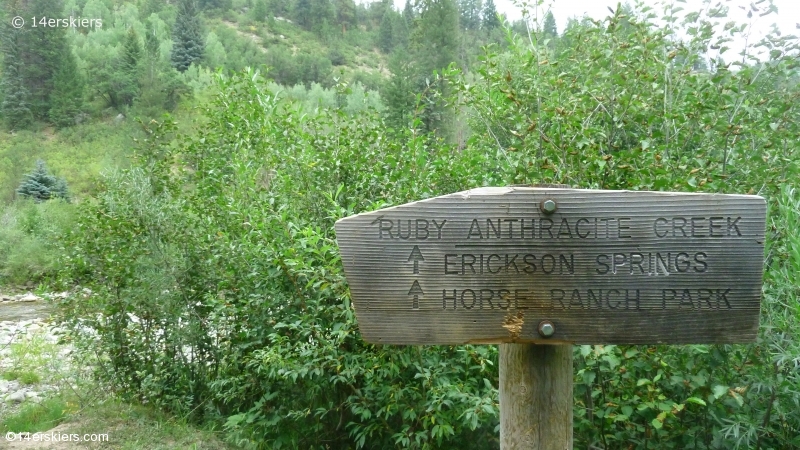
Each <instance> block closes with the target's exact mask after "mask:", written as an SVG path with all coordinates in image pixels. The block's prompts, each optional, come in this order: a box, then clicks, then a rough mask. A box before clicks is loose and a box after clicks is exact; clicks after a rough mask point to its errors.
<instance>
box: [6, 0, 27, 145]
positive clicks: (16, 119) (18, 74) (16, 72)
mask: <svg viewBox="0 0 800 450" xmlns="http://www.w3.org/2000/svg"><path fill="white" fill-rule="evenodd" d="M9 6H10V5H9ZM11 12H12V13H13V10H12V11H11ZM9 15H10V14H9ZM26 32H27V30H26V29H24V28H23V29H19V30H17V29H15V28H13V27H12V26H11V23H10V22H9V21H8V20H5V19H4V20H3V21H2V23H0V51H2V53H3V66H2V72H0V95H2V99H3V100H2V102H0V113H2V115H3V119H4V121H5V123H6V125H7V126H8V127H9V128H11V129H18V128H25V127H27V126H28V125H30V123H31V122H32V119H33V113H32V112H31V107H30V99H31V93H30V91H29V90H28V88H27V87H26V86H25V80H24V75H23V71H22V67H21V66H22V47H23V45H22V41H23V34H24V33H26Z"/></svg>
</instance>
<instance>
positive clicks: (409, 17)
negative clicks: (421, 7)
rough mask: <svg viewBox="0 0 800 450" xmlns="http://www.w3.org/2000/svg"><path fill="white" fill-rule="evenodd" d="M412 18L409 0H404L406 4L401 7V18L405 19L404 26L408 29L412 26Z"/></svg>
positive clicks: (412, 13) (412, 12) (412, 9)
mask: <svg viewBox="0 0 800 450" xmlns="http://www.w3.org/2000/svg"><path fill="white" fill-rule="evenodd" d="M414 18H415V15H414V8H413V7H412V6H411V0H406V4H405V6H404V7H403V19H406V26H407V27H408V29H409V30H411V29H412V27H413V26H414Z"/></svg>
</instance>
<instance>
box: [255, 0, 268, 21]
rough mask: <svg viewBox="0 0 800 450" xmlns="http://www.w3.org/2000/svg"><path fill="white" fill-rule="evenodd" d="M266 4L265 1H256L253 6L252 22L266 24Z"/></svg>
mask: <svg viewBox="0 0 800 450" xmlns="http://www.w3.org/2000/svg"><path fill="white" fill-rule="evenodd" d="M267 14H269V13H268V11H267V2H266V1H265V0H256V2H255V4H253V12H252V15H253V20H255V21H256V22H266V21H267Z"/></svg>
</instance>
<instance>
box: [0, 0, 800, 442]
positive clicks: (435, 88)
mask: <svg viewBox="0 0 800 450" xmlns="http://www.w3.org/2000/svg"><path fill="white" fill-rule="evenodd" d="M57 3H59V2H45V3H37V2H33V1H22V0H11V1H9V2H8V4H7V6H6V8H5V10H4V14H5V17H4V18H3V19H2V20H3V22H2V27H3V28H2V33H3V34H2V36H1V37H2V46H3V47H2V50H3V63H2V68H3V72H2V85H0V86H1V87H2V95H3V97H2V99H3V100H2V104H0V106H1V110H2V114H3V120H4V127H5V129H4V134H3V137H2V140H0V174H2V175H0V176H1V177H2V178H0V184H1V185H2V186H0V187H2V189H3V191H2V194H3V195H4V200H5V201H7V202H8V206H6V208H5V211H4V213H3V216H2V221H0V284H3V283H8V284H14V283H16V284H23V283H26V282H31V281H33V282H36V283H41V284H42V286H54V287H60V288H63V289H67V290H72V292H74V295H70V296H67V297H66V298H64V299H62V300H58V301H57V302H56V307H57V313H56V316H57V320H58V321H59V323H60V324H62V325H63V327H64V328H66V329H68V330H70V332H71V334H70V338H69V339H70V343H71V344H72V345H74V346H75V348H76V355H80V357H81V358H84V359H83V361H86V364H87V365H89V366H90V367H93V368H94V369H95V370H94V374H95V378H96V383H98V386H103V387H104V389H107V390H108V391H109V392H113V393H114V394H115V395H116V396H118V397H119V398H122V399H124V400H126V401H130V402H141V403H144V404H147V405H150V406H153V407H157V408H160V409H162V410H164V411H168V412H169V413H170V414H174V415H176V416H178V417H180V418H184V419H187V420H189V421H191V422H193V423H195V424H198V425H199V426H202V427H207V428H209V429H214V430H216V431H217V432H218V434H219V435H220V436H221V438H222V439H225V440H226V441H227V442H229V443H231V445H234V446H237V447H242V448H320V449H323V448H336V449H348V448H369V449H371V448H430V449H432V448H437V449H438V448H453V449H462V448H475V449H479V448H487V449H488V448H496V447H497V446H498V436H497V431H496V430H497V425H498V421H499V417H498V393H497V386H498V371H497V348H496V347H495V346H488V345H484V346H481V345H464V346H376V345H370V344H367V343H365V342H364V341H363V340H362V339H361V337H360V334H359V331H358V323H357V321H356V318H355V316H354V313H353V309H352V305H351V298H350V293H349V290H348V286H347V281H346V279H345V277H344V273H343V269H342V264H341V260H340V256H339V251H338V248H337V245H336V241H335V238H336V236H335V233H334V229H333V224H334V222H335V221H336V220H338V219H340V218H343V217H347V216H350V215H352V214H356V213H360V212H365V211H373V210H376V209H379V208H382V207H386V206H391V205H398V204H402V203H405V202H410V201H414V200H420V199H425V198H430V197H433V196H437V195H442V194H447V193H452V192H456V191H459V190H463V189H468V188H473V187H480V186H503V185H510V184H531V183H558V184H568V185H571V186H574V187H578V188H588V189H628V190H657V191H686V192H718V193H739V194H758V195H761V196H763V197H765V198H766V199H767V202H768V205H769V211H768V219H767V233H766V236H767V241H766V243H765V247H766V254H765V255H764V267H765V273H764V287H763V291H762V297H763V300H762V307H761V327H760V331H759V338H758V341H757V342H756V343H754V344H748V345H688V346H656V345H653V346H613V345H606V346H602V345H595V346H589V345H583V346H576V347H575V353H574V359H575V368H574V387H575V397H574V402H573V412H574V436H575V448H590V449H647V448H651V449H652V448H659V449H729V448H741V449H745V448H746V449H751V448H755V449H776V450H777V449H800V433H798V430H800V335H799V334H798V332H797V330H798V329H800V289H798V280H800V234H799V233H800V232H798V230H800V191H798V190H797V180H798V175H800V140H799V138H800V86H799V85H798V81H799V80H800V72H798V68H799V67H800V59H799V58H800V43H799V42H798V39H797V38H796V37H794V36H787V35H781V34H779V33H771V34H770V35H769V36H767V37H766V38H765V39H764V40H763V41H758V42H753V41H748V43H747V46H746V48H745V49H744V51H743V52H742V54H739V55H731V53H733V52H734V51H733V50H730V49H729V48H728V47H730V46H731V45H732V44H731V42H732V41H733V40H737V41H744V40H745V39H744V37H745V36H746V34H747V33H748V24H747V23H742V24H739V23H736V22H733V21H730V20H729V19H727V17H726V9H725V7H724V6H715V5H713V4H710V3H709V4H705V5H704V8H703V9H698V10H696V11H695V10H690V9H687V10H684V9H683V8H682V7H679V6H677V5H667V6H659V7H658V8H651V7H648V6H645V5H635V6H630V7H627V6H619V7H618V8H617V9H616V10H614V11H611V12H610V15H609V16H608V17H607V18H605V19H604V20H590V19H584V20H572V21H570V22H569V24H568V26H567V27H566V29H564V30H558V29H557V28H556V25H555V24H556V22H555V20H554V18H553V16H552V15H549V14H545V15H541V20H537V19H535V18H531V16H529V20H527V21H525V22H520V23H517V24H513V25H509V24H507V23H503V22H502V21H501V20H500V18H499V17H497V15H496V14H494V6H493V4H492V2H491V0H487V1H486V2H481V1H480V0H462V1H458V2H455V1H453V0H422V1H419V2H413V3H407V4H406V7H405V8H404V9H402V10H395V9H393V8H392V7H391V6H390V3H388V2H375V3H370V4H359V5H356V4H354V3H352V2H348V0H334V1H327V0H297V1H296V2H292V3H286V2H281V1H277V0H274V1H265V0H253V1H249V0H228V1H226V0H216V1H214V0H206V1H199V2H190V1H188V0H176V1H173V2H170V3H169V4H165V3H163V2H158V1H155V0H144V1H141V2H122V1H112V0H107V1H104V0H87V1H85V2H82V1H79V0H68V1H67V2H66V3H65V4H58V5H56V4H57ZM53 5H56V6H53ZM684 6H685V5H684ZM51 7H52V8H57V9H54V10H46V11H45V10H41V11H40V10H39V9H37V8H51ZM748 8H751V11H750V12H751V14H750V15H751V16H755V17H758V16H764V17H767V18H768V17H769V15H770V14H773V13H774V11H772V8H771V7H770V4H769V2H768V1H764V2H760V3H759V4H758V5H755V4H753V5H749V6H748ZM19 11H22V12H21V13H20V12H19ZM58 11H61V12H60V13H59V12H58ZM70 11H80V15H81V16H82V17H97V18H102V23H103V26H102V29H94V30H83V29H74V30H73V29H69V30H66V29H65V30H60V31H59V30H48V32H49V33H44V32H41V30H34V29H27V28H23V29H21V31H19V30H14V29H12V28H11V27H10V26H9V24H10V23H11V22H10V21H9V20H8V18H9V17H13V16H16V15H20V16H22V17H29V16H30V17H33V16H35V15H42V14H61V15H69V14H70ZM533 17H537V16H535V15H534V16H533ZM164 112H167V113H168V114H167V115H164V114H163V113H164ZM137 117H138V118H139V119H141V121H140V122H136V121H135V120H134V118H137ZM37 159H42V160H44V163H45V164H37V163H36V160H37ZM101 169H106V170H105V172H103V173H102V174H101V173H100V172H101ZM34 170H36V171H35V172H34ZM26 174H29V175H28V176H25V175H26ZM62 179H64V180H65V181H64V180H62ZM64 186H66V190H65V189H64ZM65 191H66V193H65ZM45 194H46V195H45ZM62 194H63V195H62ZM12 199H13V202H12ZM63 199H67V200H69V201H71V203H68V202H67V201H66V200H63ZM76 286H80V289H84V288H86V289H88V292H90V293H91V296H89V295H88V294H86V295H83V292H85V291H83V290H78V289H76V288H75V287H76Z"/></svg>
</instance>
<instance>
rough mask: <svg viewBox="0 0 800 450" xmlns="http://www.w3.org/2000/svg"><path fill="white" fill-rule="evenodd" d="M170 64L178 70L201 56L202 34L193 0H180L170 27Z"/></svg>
mask: <svg viewBox="0 0 800 450" xmlns="http://www.w3.org/2000/svg"><path fill="white" fill-rule="evenodd" d="M172 41H173V45H172V65H173V66H174V67H175V68H176V69H178V71H179V72H185V71H186V69H188V68H189V66H190V65H191V64H192V63H193V62H195V61H198V60H199V59H200V58H202V57H203V48H204V44H203V34H202V26H201V23H200V16H199V15H198V12H197V5H196V4H195V0H180V1H179V2H178V16H177V17H176V18H175V25H174V26H173V28H172Z"/></svg>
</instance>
